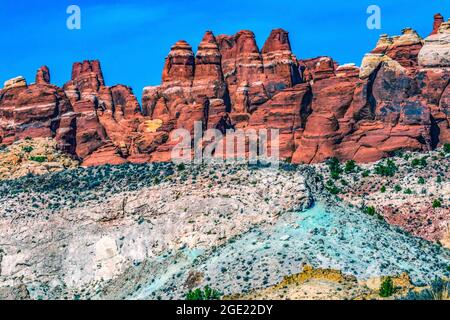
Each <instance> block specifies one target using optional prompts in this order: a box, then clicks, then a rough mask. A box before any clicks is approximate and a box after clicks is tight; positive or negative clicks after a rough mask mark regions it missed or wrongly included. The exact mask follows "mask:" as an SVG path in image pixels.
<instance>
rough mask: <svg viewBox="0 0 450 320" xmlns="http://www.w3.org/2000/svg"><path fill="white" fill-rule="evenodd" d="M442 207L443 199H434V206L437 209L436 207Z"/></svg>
mask: <svg viewBox="0 0 450 320" xmlns="http://www.w3.org/2000/svg"><path fill="white" fill-rule="evenodd" d="M440 207H442V203H441V201H440V200H439V199H435V200H434V201H433V208H434V209H436V208H440Z"/></svg>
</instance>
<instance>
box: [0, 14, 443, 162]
mask: <svg viewBox="0 0 450 320" xmlns="http://www.w3.org/2000/svg"><path fill="white" fill-rule="evenodd" d="M449 57H450V22H444V19H443V17H442V16H441V15H436V16H435V20H434V24H433V31H432V32H431V35H430V36H429V37H427V38H425V39H422V38H421V37H420V36H419V35H418V34H417V33H416V32H415V31H414V30H412V29H409V28H408V29H405V30H403V31H402V35H400V36H396V37H389V36H388V35H382V36H381V38H380V40H379V42H378V43H377V45H376V47H375V48H374V49H373V50H372V52H370V53H368V54H367V55H366V56H365V57H364V59H363V61H362V63H361V67H360V68H358V67H356V66H354V65H352V64H348V65H339V64H338V63H337V62H336V61H334V60H333V59H332V58H330V57H318V58H314V59H300V60H299V59H297V58H296V56H295V55H294V54H293V53H292V50H291V45H290V41H289V35H288V33H287V32H286V31H285V30H282V29H276V30H273V31H272V32H271V34H270V35H269V37H268V39H267V41H266V42H265V44H264V46H263V48H262V49H261V50H260V49H259V48H258V46H257V44H256V41H255V36H254V34H253V33H252V32H251V31H245V30H244V31H240V32H238V33H237V34H235V35H233V36H225V35H219V36H217V37H216V36H214V35H213V33H212V32H210V31H208V32H206V33H205V35H204V37H203V40H202V41H201V43H200V45H199V47H198V49H197V51H196V53H194V51H193V49H192V47H191V46H190V45H189V44H188V43H186V42H185V41H178V42H177V43H175V44H174V46H173V47H172V48H171V50H170V52H169V54H168V56H167V58H166V61H165V64H164V69H163V74H162V83H161V85H159V86H155V87H146V88H145V89H144V94H143V99H142V109H141V107H140V106H139V103H138V101H137V100H136V97H135V96H134V94H133V92H132V90H131V88H129V87H127V86H124V85H117V86H113V87H109V86H106V84H105V80H104V77H103V73H102V70H101V67H100V63H99V62H98V61H84V62H82V63H75V64H74V65H73V70H72V77H71V80H70V81H68V82H67V83H66V84H65V85H64V87H63V88H58V87H57V86H54V85H51V84H50V71H49V69H48V68H47V67H45V66H44V67H41V68H40V69H39V70H38V71H37V75H36V82H35V84H31V85H28V84H27V83H26V81H25V79H23V78H21V77H18V78H15V79H12V80H10V81H8V82H7V83H5V86H4V88H3V89H2V90H1V91H0V143H2V144H10V143H12V142H13V141H15V140H18V139H23V138H25V137H53V138H55V139H56V140H57V142H58V145H59V147H60V148H61V149H62V150H65V151H66V152H69V153H72V154H73V155H75V156H77V157H78V158H80V159H82V160H83V164H84V165H99V164H104V163H111V164H120V163H124V162H146V161H169V160H170V152H171V150H172V148H173V146H174V145H175V144H176V141H172V140H171V139H170V133H171V132H172V131H173V130H174V129H176V128H185V129H188V130H189V131H191V132H192V131H193V129H194V122H195V121H200V122H202V124H203V127H204V128H205V129H206V128H218V129H219V130H221V131H224V132H225V129H227V128H228V129H229V128H237V129H239V128H242V129H256V130H257V129H262V128H267V129H271V128H273V129H279V132H280V155H281V156H282V157H283V158H292V161H293V162H295V163H301V162H304V163H311V162H319V161H323V160H325V159H327V158H330V157H338V158H340V159H342V160H348V159H354V160H357V161H361V162H366V161H374V160H378V159H380V158H382V157H385V156H388V155H389V154H390V153H392V152H394V151H396V150H399V149H405V148H406V149H413V150H430V149H433V148H435V147H436V146H438V145H439V144H442V143H446V142H450V109H449V104H450V88H449V81H450V58H449ZM219 154H221V152H220V151H218V152H217V155H219Z"/></svg>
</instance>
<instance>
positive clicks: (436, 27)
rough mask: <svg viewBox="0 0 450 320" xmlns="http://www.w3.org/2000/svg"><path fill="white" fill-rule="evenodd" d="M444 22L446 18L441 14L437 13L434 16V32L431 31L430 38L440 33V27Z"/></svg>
mask: <svg viewBox="0 0 450 320" xmlns="http://www.w3.org/2000/svg"><path fill="white" fill-rule="evenodd" d="M443 22H444V17H443V16H442V15H441V14H440V13H436V14H435V15H434V23H433V31H431V34H430V36H432V35H433V34H437V33H438V31H439V27H440V26H441V24H442V23H443Z"/></svg>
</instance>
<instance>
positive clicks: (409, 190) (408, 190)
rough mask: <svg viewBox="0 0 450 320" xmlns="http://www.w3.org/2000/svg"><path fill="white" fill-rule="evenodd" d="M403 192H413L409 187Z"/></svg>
mask: <svg viewBox="0 0 450 320" xmlns="http://www.w3.org/2000/svg"><path fill="white" fill-rule="evenodd" d="M405 194H413V192H412V190H411V189H410V188H408V189H406V190H405Z"/></svg>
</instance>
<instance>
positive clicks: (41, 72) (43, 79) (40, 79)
mask: <svg viewBox="0 0 450 320" xmlns="http://www.w3.org/2000/svg"><path fill="white" fill-rule="evenodd" d="M49 83H50V70H49V69H48V67H47V66H42V67H40V68H39V69H38V71H37V73H36V84H49Z"/></svg>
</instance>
